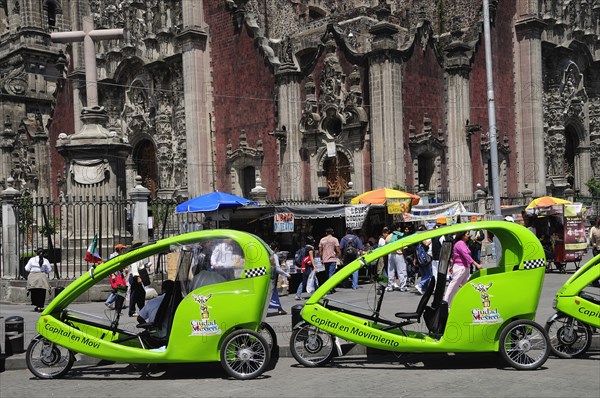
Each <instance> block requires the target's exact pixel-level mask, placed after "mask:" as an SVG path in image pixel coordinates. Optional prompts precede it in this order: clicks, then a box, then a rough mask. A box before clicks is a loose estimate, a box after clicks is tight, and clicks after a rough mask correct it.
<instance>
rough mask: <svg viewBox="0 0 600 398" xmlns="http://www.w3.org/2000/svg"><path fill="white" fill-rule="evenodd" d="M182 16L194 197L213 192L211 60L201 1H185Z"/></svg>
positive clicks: (190, 184)
mask: <svg viewBox="0 0 600 398" xmlns="http://www.w3.org/2000/svg"><path fill="white" fill-rule="evenodd" d="M182 13H183V31H182V32H181V33H180V34H179V35H178V37H177V38H178V40H179V42H180V43H181V51H182V66H183V76H184V101H185V109H186V112H185V126H186V144H187V145H186V147H187V169H188V173H187V175H188V182H187V183H188V184H187V186H188V196H189V197H190V198H193V197H196V196H199V195H201V194H203V193H206V192H211V191H212V190H213V189H214V187H212V176H213V173H214V167H213V166H214V165H213V159H212V155H211V148H212V142H211V134H210V131H209V123H208V120H209V110H210V109H211V107H212V97H211V96H210V95H209V94H208V93H207V90H206V87H209V86H210V68H209V62H210V60H209V57H208V51H207V39H208V34H207V33H206V31H205V30H204V25H205V22H204V16H203V1H184V2H183V6H182Z"/></svg>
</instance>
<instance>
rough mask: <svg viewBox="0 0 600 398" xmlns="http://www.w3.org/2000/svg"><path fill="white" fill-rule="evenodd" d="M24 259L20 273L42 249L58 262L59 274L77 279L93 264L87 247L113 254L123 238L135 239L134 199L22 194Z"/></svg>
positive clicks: (20, 232) (19, 239)
mask: <svg viewBox="0 0 600 398" xmlns="http://www.w3.org/2000/svg"><path fill="white" fill-rule="evenodd" d="M14 211H15V216H16V224H17V226H18V228H17V237H16V240H15V241H16V242H17V247H18V256H19V264H18V265H15V266H18V270H17V272H16V274H17V275H18V276H19V277H24V275H25V272H24V267H25V264H26V263H27V261H28V260H29V258H31V257H32V256H34V255H35V251H36V249H38V248H43V249H44V253H45V256H46V257H47V258H48V260H49V261H50V262H51V263H52V265H53V268H54V278H57V279H59V278H60V279H73V278H76V277H78V276H80V275H81V274H82V273H83V272H86V271H87V270H88V269H89V262H87V261H86V260H85V256H86V252H87V250H88V248H89V247H90V245H91V244H92V242H93V241H94V240H95V241H96V248H95V250H94V251H95V252H96V253H97V254H98V256H99V257H100V258H101V259H105V258H107V257H108V256H109V255H110V253H111V252H112V251H113V247H114V245H115V244H116V243H119V242H124V243H127V242H130V241H131V222H130V214H131V201H130V200H127V199H121V198H116V197H104V198H102V197H99V198H96V197H92V198H87V197H86V198H83V197H80V198H74V197H65V198H63V199H62V200H60V201H52V200H49V199H47V198H33V197H31V196H28V195H23V196H21V197H20V198H19V199H18V200H17V201H16V203H15V206H14Z"/></svg>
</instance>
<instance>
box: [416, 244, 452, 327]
mask: <svg viewBox="0 0 600 398" xmlns="http://www.w3.org/2000/svg"><path fill="white" fill-rule="evenodd" d="M451 255H452V242H444V243H442V249H441V251H440V261H439V264H438V274H437V280H438V281H440V283H436V286H435V293H434V294H433V300H432V301H431V306H427V307H426V308H425V311H424V313H423V320H424V321H425V325H426V326H427V329H428V330H429V332H430V333H433V334H435V335H441V334H442V333H443V332H444V329H445V328H446V321H447V319H448V303H447V302H445V301H444V293H445V291H446V275H447V274H448V266H449V265H450V256H451Z"/></svg>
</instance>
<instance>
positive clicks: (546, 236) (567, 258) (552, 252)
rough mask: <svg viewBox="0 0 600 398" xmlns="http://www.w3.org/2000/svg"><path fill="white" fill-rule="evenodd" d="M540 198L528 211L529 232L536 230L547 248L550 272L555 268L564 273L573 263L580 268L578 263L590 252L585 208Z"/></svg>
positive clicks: (567, 202) (560, 200)
mask: <svg viewBox="0 0 600 398" xmlns="http://www.w3.org/2000/svg"><path fill="white" fill-rule="evenodd" d="M544 198H550V197H544ZM538 199H540V198H538ZM538 199H536V200H534V201H533V202H532V203H530V205H529V206H527V208H526V209H525V211H526V213H527V217H528V224H529V226H530V229H532V230H533V231H535V234H536V235H537V237H538V238H539V239H540V241H542V245H543V246H544V247H545V249H546V253H547V254H546V257H547V258H546V260H547V264H546V269H547V271H552V269H553V266H554V267H555V268H556V269H557V270H558V271H560V272H562V273H565V272H566V269H567V265H568V263H573V265H574V266H575V269H579V263H580V261H581V259H582V257H583V256H584V255H585V253H586V252H587V238H586V235H585V221H584V217H583V214H584V212H585V209H584V208H583V205H582V204H581V203H571V202H569V201H566V200H564V199H559V200H558V201H555V202H554V203H553V204H552V202H551V200H550V199H546V200H545V201H540V200H538ZM552 199H557V198H552Z"/></svg>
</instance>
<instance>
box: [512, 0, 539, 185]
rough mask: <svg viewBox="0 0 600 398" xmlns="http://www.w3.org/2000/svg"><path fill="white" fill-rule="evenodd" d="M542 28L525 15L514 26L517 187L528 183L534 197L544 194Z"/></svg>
mask: <svg viewBox="0 0 600 398" xmlns="http://www.w3.org/2000/svg"><path fill="white" fill-rule="evenodd" d="M524 3H525V2H524ZM528 3H531V2H528ZM532 15H535V14H532ZM545 26H546V25H545V24H544V22H542V21H541V20H540V19H538V18H535V17H529V16H527V15H525V16H524V17H523V18H522V19H521V20H519V21H517V23H516V26H515V29H516V32H517V40H518V43H517V51H518V54H517V55H516V57H517V59H518V64H517V72H516V81H515V84H516V87H517V89H518V90H519V91H518V92H517V100H518V102H519V106H517V107H516V111H517V134H518V136H517V145H518V151H517V164H518V165H519V167H520V170H519V175H520V177H519V185H520V186H521V189H522V187H523V186H524V185H525V184H528V185H529V187H530V188H531V189H532V190H533V193H534V196H543V195H545V194H546V178H545V177H546V162H545V158H544V112H543V101H542V98H543V87H544V84H543V81H542V79H543V74H542V60H543V57H542V41H541V34H542V31H543V30H544V28H545Z"/></svg>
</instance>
